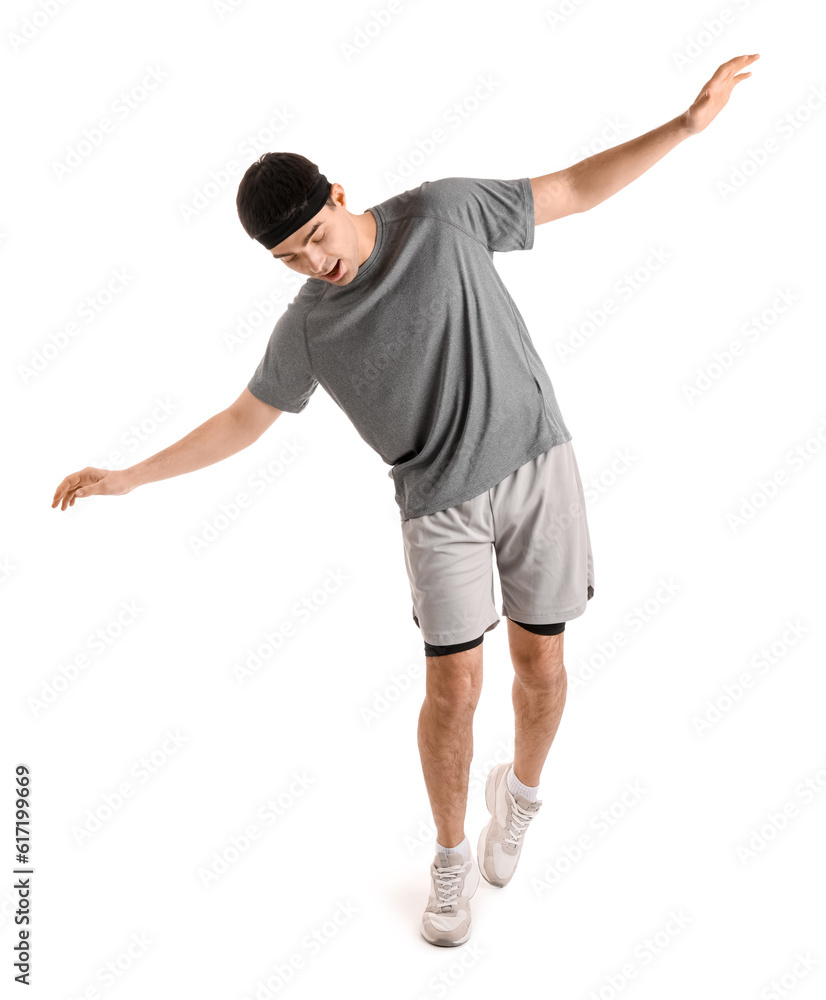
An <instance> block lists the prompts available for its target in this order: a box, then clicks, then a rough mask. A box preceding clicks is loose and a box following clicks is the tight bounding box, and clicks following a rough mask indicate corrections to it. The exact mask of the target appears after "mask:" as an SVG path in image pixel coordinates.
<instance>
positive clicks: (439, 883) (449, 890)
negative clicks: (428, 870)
mask: <svg viewBox="0 0 826 1000" xmlns="http://www.w3.org/2000/svg"><path fill="white" fill-rule="evenodd" d="M462 868H464V865H450V867H449V868H437V869H436V892H437V894H438V896H439V901H438V903H437V904H436V905H437V907H438V908H439V909H441V908H442V907H443V906H455V905H456V896H457V894H458V892H459V873H460V872H461V870H462Z"/></svg>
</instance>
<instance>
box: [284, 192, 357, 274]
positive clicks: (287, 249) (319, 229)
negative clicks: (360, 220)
mask: <svg viewBox="0 0 826 1000" xmlns="http://www.w3.org/2000/svg"><path fill="white" fill-rule="evenodd" d="M330 194H331V195H332V196H333V199H334V201H335V203H336V207H335V208H330V206H329V205H325V206H324V207H323V208H322V209H321V211H320V212H319V213H318V214H317V215H315V216H313V218H312V219H310V221H309V222H305V223H304V225H303V226H302V227H301V229H299V230H297V231H296V232H294V233H293V234H292V235H291V236H288V237H287V238H286V239H285V240H282V242H281V243H278V244H277V245H276V246H274V247H273V248H272V250H270V253H271V254H272V256H273V257H275V258H276V259H280V260H282V261H283V262H284V263H285V264H286V265H287V267H289V268H291V269H292V270H293V271H298V273H299V274H307V275H309V276H310V277H311V278H318V279H319V280H321V281H329V282H330V283H331V284H333V285H346V284H349V282H351V281H352V280H353V278H354V277H355V275H356V272H357V271H358V233H357V232H356V227H355V226H354V225H353V222H352V219H351V218H350V213H349V212H348V211H347V210H346V203H345V198H344V189H343V188H342V186H341V185H340V184H333V185H332V187H331V189H330ZM328 274H329V275H330V277H327V275H328Z"/></svg>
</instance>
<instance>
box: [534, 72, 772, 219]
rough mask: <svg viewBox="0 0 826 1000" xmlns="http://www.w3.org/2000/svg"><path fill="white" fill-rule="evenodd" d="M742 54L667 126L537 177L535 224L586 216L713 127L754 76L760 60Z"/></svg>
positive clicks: (715, 74) (661, 126)
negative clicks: (740, 87) (754, 65)
mask: <svg viewBox="0 0 826 1000" xmlns="http://www.w3.org/2000/svg"><path fill="white" fill-rule="evenodd" d="M759 58H760V56H759V54H758V53H755V54H754V55H750V56H736V57H735V58H734V59H730V60H729V61H728V62H725V63H723V64H722V65H721V66H718V67H717V69H716V70H715V72H714V75H713V76H712V77H711V79H710V80H709V81H708V82H707V83H706V84H705V85H704V86H703V89H702V90H701V91H700V93H699V94H698V95H697V97H696V98H695V99H694V103H693V104H692V105H691V107H690V108H689V109H688V110H687V111H684V112H683V113H682V114H681V115H678V116H677V117H676V118H673V119H672V120H671V121H670V122H666V123H665V125H660V126H659V127H658V128H655V129H652V130H651V131H650V132H646V133H645V135H640V136H637V138H636V139H629V140H628V142H623V143H622V144H621V145H619V146H612V147H611V148H610V149H604V150H602V152H600V153H596V154H594V156H589V157H587V158H586V159H584V160H580V161H579V162H578V163H574V164H572V165H571V166H570V167H566V168H565V169H564V170H557V171H556V172H555V173H552V174H544V175H543V176H541V177H532V178H531V190H532V191H533V200H534V224H535V225H537V226H540V225H542V223H543V222H552V221H553V220H554V219H561V218H563V216H566V215H573V214H574V213H575V212H586V211H587V210H588V209H589V208H593V207H594V206H595V205H599V204H600V202H603V201H605V199H606V198H610V197H611V195H612V194H616V193H617V191H621V190H622V188H624V187H625V186H626V185H627V184H630V183H631V181H633V180H636V179H637V178H638V177H639V176H640V175H641V174H643V173H645V171H646V170H648V168H649V167H651V166H653V165H654V164H655V163H656V162H657V160H659V159H661V158H662V157H663V156H665V154H666V153H668V152H669V151H670V150H672V149H673V148H674V147H675V146H676V145H677V144H678V143H680V142H682V141H683V139H687V138H688V136H690V135H695V134H696V133H697V132H702V130H703V129H704V128H705V127H706V126H707V125H709V124H710V122H712V121H713V120H714V118H716V116H717V115H718V114H719V112H720V111H721V110H722V109H723V108H724V107H725V105H726V103H727V102H728V99H729V97H730V95H731V92H732V90H733V89H734V88H735V86H736V85H737V84H738V83H741V82H742V81H743V80H746V79H748V78H749V77H750V76H751V73H750V72H749V73H743V72H740V71H741V70H743V69H744V68H745V67H746V66H748V65H749V64H750V63H752V62H754V60H755V59H759Z"/></svg>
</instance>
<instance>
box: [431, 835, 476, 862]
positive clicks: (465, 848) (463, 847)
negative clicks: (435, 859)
mask: <svg viewBox="0 0 826 1000" xmlns="http://www.w3.org/2000/svg"><path fill="white" fill-rule="evenodd" d="M439 851H442V852H444V853H447V852H448V851H461V852H462V857H463V858H464V859H465V861H470V844H469V843H468V839H467V836H465V839H464V840H463V841H462V843H461V844H458V845H457V846H456V847H444V846H443V845H442V844H440V843H439V841H438V840H437V841H436V852H437V853H438V852H439Z"/></svg>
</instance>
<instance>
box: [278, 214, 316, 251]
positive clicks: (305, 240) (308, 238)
mask: <svg viewBox="0 0 826 1000" xmlns="http://www.w3.org/2000/svg"><path fill="white" fill-rule="evenodd" d="M324 222H325V220H324V219H322V220H321V222H317V223H316V224H315V225H314V226H313V228H312V229H311V230H310V231H309V233H307V235H306V236H305V237H304V239H303V240H302V243H301V245H302V246H303V247H305V246H307V244H308V243H309V242H310V237H311V236H312V235H313V233H314V232H315V231H316V229H318V227H319V226H323V225H324ZM272 257H273V258H274V259H275V260H278V259H279V257H292V253H274V254H272Z"/></svg>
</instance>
